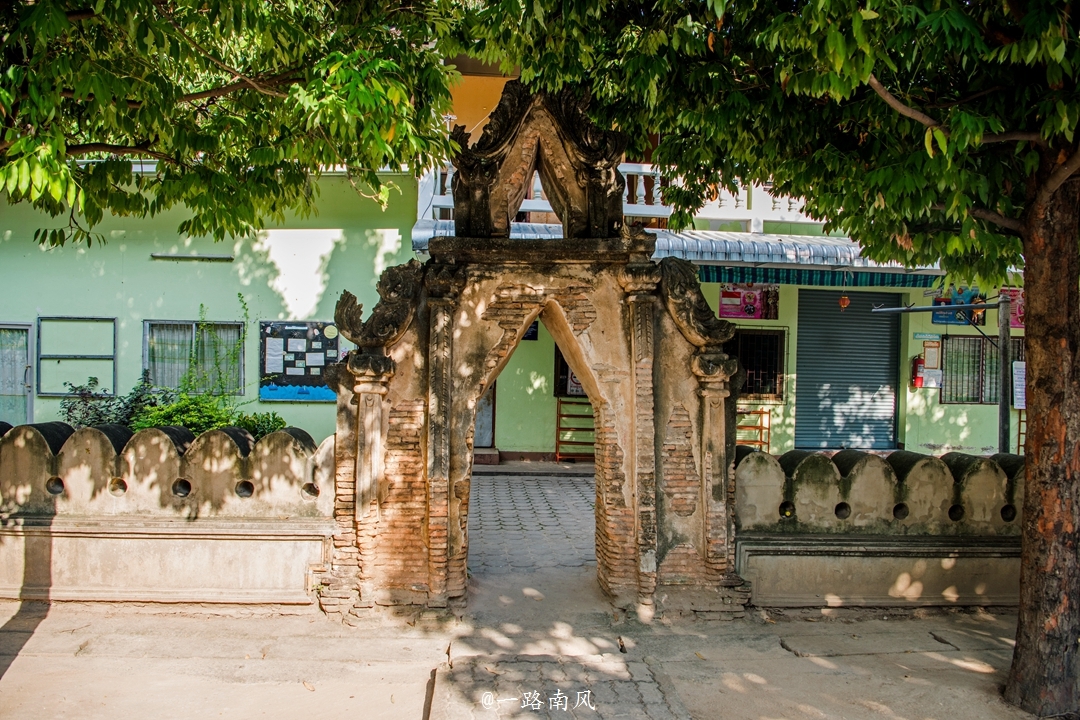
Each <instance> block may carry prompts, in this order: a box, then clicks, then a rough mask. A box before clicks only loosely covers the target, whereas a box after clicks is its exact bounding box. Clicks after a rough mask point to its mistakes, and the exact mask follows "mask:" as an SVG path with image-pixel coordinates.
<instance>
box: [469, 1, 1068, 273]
mask: <svg viewBox="0 0 1080 720" xmlns="http://www.w3.org/2000/svg"><path fill="white" fill-rule="evenodd" d="M1021 5H1024V7H1023V8H1021V7H1020V6H1021ZM1068 7H1069V6H1068V5H1067V4H1064V3H1055V2H1032V3H1026V4H1025V3H1023V2H1021V0H1017V1H1016V2H1005V3H972V2H942V1H940V0H921V1H918V2H910V3H909V2H895V1H891V0H886V1H885V2H873V0H871V1H870V2H863V1H861V0H860V1H859V2H856V1H855V0H848V1H846V2H845V1H840V2H833V1H830V2H817V3H806V2H799V1H798V0H790V1H788V2H776V3H739V2H731V3H725V2H724V1H723V0H715V1H714V2H711V3H691V2H680V1H679V0H661V1H660V2H657V3H653V2H647V3H646V2H634V1H629V2H621V1H617V2H588V1H584V0H583V1H581V2H577V3H564V2H544V1H541V2H532V3H520V2H517V0H506V1H505V2H498V3H493V4H491V5H489V6H488V7H486V8H485V9H484V10H482V11H481V12H479V13H477V14H476V15H475V16H474V17H473V18H472V26H471V28H470V33H471V36H472V39H470V40H469V41H468V42H467V43H466V45H467V46H468V47H469V48H470V49H471V51H472V52H473V53H475V54H477V55H480V56H482V57H485V58H487V59H490V60H497V61H502V62H503V63H504V64H505V65H506V66H507V67H510V66H515V65H516V66H520V68H521V74H522V78H523V80H525V81H526V82H531V83H534V84H537V85H540V86H544V87H548V88H557V87H559V86H561V85H562V84H565V83H584V84H585V85H586V86H588V87H589V88H590V89H591V91H592V93H593V96H594V100H595V102H596V104H597V106H596V108H595V112H596V113H597V116H598V118H599V119H600V120H601V121H604V122H606V123H609V124H612V125H617V126H618V127H621V128H622V129H625V130H626V131H628V132H629V133H630V135H631V140H632V142H633V141H636V142H637V148H636V149H637V150H638V151H639V152H640V151H642V150H644V143H645V142H646V141H647V138H648V136H649V134H650V133H659V136H660V141H659V146H658V147H657V148H656V151H655V152H654V154H653V156H652V157H653V161H654V162H656V163H658V164H660V165H662V166H663V167H664V169H665V170H666V172H667V175H668V176H669V177H670V178H672V179H675V178H677V179H678V182H677V183H676V184H675V185H673V186H672V187H670V188H668V189H667V193H666V195H665V199H666V200H667V201H668V202H670V203H672V204H673V205H675V207H676V208H677V209H678V210H679V211H680V212H679V213H678V214H677V215H676V217H674V218H673V219H672V221H673V224H675V225H678V224H680V223H681V224H683V225H685V224H686V223H688V221H689V219H690V218H691V217H692V212H693V210H695V209H696V208H698V207H700V206H701V204H702V203H703V202H704V201H705V200H706V199H707V198H708V197H709V195H710V194H711V193H713V192H715V188H716V187H717V186H719V185H724V186H728V187H732V186H734V185H736V184H739V183H750V182H756V183H766V182H768V183H772V186H773V189H774V191H775V192H778V193H781V194H788V195H793V196H797V197H804V198H805V199H806V201H807V205H806V212H808V213H809V214H810V215H812V216H814V217H817V218H820V219H823V220H827V221H828V222H829V224H830V225H831V226H832V227H835V228H840V229H842V230H844V231H845V232H847V233H848V234H849V235H850V236H851V237H852V238H854V239H856V240H857V241H859V242H860V243H861V244H862V245H863V247H864V248H865V249H866V251H867V253H868V254H869V255H871V256H873V257H875V258H877V259H895V260H899V261H901V262H907V263H910V264H933V263H935V262H939V261H940V262H942V263H943V265H944V266H945V268H946V269H948V270H950V271H954V272H957V273H960V274H963V275H965V276H968V277H971V276H978V277H982V278H984V279H989V280H999V279H1002V278H1003V276H1004V275H1005V273H1006V272H1007V271H1008V270H1009V269H1010V268H1019V267H1022V265H1023V261H1022V257H1021V243H1020V239H1019V225H1020V223H1021V218H1022V216H1023V213H1024V212H1025V210H1026V209H1027V207H1028V205H1029V203H1030V200H1031V199H1033V198H1032V197H1031V196H1030V193H1031V190H1032V188H1031V187H1030V184H1031V183H1030V182H1029V179H1030V178H1033V177H1034V176H1035V175H1036V174H1038V172H1039V170H1040V151H1044V150H1047V149H1052V150H1053V153H1054V155H1053V159H1057V155H1058V154H1060V153H1062V152H1064V153H1065V154H1066V155H1067V157H1069V158H1072V157H1073V153H1072V152H1071V151H1072V147H1073V139H1074V132H1075V129H1076V123H1077V120H1078V119H1080V102H1078V98H1077V96H1076V89H1075V80H1074V72H1075V68H1076V67H1077V63H1078V61H1080V44H1078V43H1077V42H1076V30H1075V21H1074V20H1072V19H1071V18H1070V15H1069V12H1068ZM508 17H516V18H518V20H517V22H513V21H509V22H508V21H507V20H506V18H508ZM1077 164H1080V159H1077V160H1074V161H1073V163H1072V164H1070V165H1068V166H1066V167H1065V170H1064V171H1063V172H1067V171H1072V170H1074V169H1075V165H1077ZM1060 179H1061V178H1060V173H1059V175H1058V176H1057V177H1055V178H1053V180H1051V179H1050V178H1045V179H1044V180H1043V184H1044V185H1046V187H1047V188H1048V187H1050V186H1051V185H1053V183H1055V182H1058V181H1059V180H1060ZM1048 183H1049V184H1048Z"/></svg>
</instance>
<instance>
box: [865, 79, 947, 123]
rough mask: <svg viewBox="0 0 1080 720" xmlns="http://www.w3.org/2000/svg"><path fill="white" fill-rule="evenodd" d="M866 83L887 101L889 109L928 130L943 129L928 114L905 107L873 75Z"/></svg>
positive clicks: (908, 106)
mask: <svg viewBox="0 0 1080 720" xmlns="http://www.w3.org/2000/svg"><path fill="white" fill-rule="evenodd" d="M866 82H867V84H868V85H869V86H870V87H871V88H873V90H874V92H876V93H877V94H878V95H880V96H881V99H882V100H884V101H885V104H887V105H888V106H889V107H891V108H892V109H893V110H895V111H896V112H898V113H900V114H901V115H903V116H904V117H906V118H911V119H912V120H914V121H915V122H917V123H919V124H920V125H925V126H926V127H928V128H936V127H941V123H939V122H938V121H937V120H935V119H934V118H932V117H930V116H929V115H927V114H926V113H924V112H922V111H921V110H916V109H915V108H913V107H911V106H910V105H905V104H904V103H902V102H901V101H900V100H899V99H898V98H897V97H896V96H895V95H893V94H892V93H891V92H889V91H888V90H886V89H885V86H884V85H882V84H881V81H880V80H878V79H877V78H876V77H874V76H873V75H871V76H870V79H869V80H867V81H866Z"/></svg>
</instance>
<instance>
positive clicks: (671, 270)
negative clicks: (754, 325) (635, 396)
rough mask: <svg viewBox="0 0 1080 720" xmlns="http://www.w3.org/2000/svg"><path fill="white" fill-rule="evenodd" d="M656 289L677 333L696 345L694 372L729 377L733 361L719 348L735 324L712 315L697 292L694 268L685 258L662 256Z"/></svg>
mask: <svg viewBox="0 0 1080 720" xmlns="http://www.w3.org/2000/svg"><path fill="white" fill-rule="evenodd" d="M660 292H661V294H662V296H663V298H664V303H665V304H666V305H667V308H668V312H670V313H671V317H672V318H673V319H674V320H675V325H676V326H678V328H679V332H681V333H682V334H683V337H685V338H686V339H687V340H688V341H689V342H690V343H691V344H692V345H696V346H697V348H698V351H697V354H696V355H695V356H694V360H693V363H694V373H695V374H697V375H699V376H703V377H710V376H716V375H722V376H724V377H731V376H732V375H734V374H735V372H736V371H737V369H738V364H737V361H736V360H735V359H734V358H729V357H728V356H727V355H726V354H724V351H723V348H722V346H723V344H724V343H725V342H727V341H728V340H730V339H731V338H732V337H734V335H735V326H734V325H732V324H731V323H729V322H728V321H727V320H721V319H720V318H718V317H716V315H715V314H713V311H712V308H711V307H709V303H708V302H707V301H706V300H705V296H704V295H702V294H701V284H700V283H699V282H698V270H697V268H696V267H695V266H694V264H693V263H691V262H690V261H688V260H682V259H680V258H674V257H666V258H664V259H663V260H661V261H660Z"/></svg>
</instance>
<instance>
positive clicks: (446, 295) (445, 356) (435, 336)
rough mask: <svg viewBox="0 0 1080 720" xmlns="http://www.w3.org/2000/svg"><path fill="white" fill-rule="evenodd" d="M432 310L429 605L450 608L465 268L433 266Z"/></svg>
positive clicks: (429, 289)
mask: <svg viewBox="0 0 1080 720" xmlns="http://www.w3.org/2000/svg"><path fill="white" fill-rule="evenodd" d="M424 283H425V285H426V287H427V293H428V297H427V306H428V357H427V369H428V376H427V433H426V437H425V440H426V442H427V473H426V477H427V527H426V530H427V543H428V605H429V606H431V607H446V604H447V601H448V597H447V585H448V581H449V559H450V408H451V402H450V393H451V388H452V387H453V383H452V381H451V376H450V373H451V352H450V347H451V341H452V339H453V330H454V307H455V306H456V304H457V297H458V295H459V293H460V292H461V290H462V288H463V287H464V286H465V268H464V267H462V266H459V265H452V264H449V263H433V264H432V265H431V266H430V267H429V268H428V272H427V275H426V276H425V278H424Z"/></svg>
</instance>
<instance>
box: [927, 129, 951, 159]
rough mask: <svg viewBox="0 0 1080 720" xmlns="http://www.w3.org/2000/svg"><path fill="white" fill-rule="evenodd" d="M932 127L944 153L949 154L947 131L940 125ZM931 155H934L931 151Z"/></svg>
mask: <svg viewBox="0 0 1080 720" xmlns="http://www.w3.org/2000/svg"><path fill="white" fill-rule="evenodd" d="M932 129H933V131H934V139H935V140H937V144H938V147H939V148H941V152H942V153H944V154H946V155H947V154H948V153H949V145H948V142H947V140H946V138H945V133H944V132H943V131H942V130H941V128H940V127H936V128H932ZM931 157H933V154H932V153H931Z"/></svg>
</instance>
